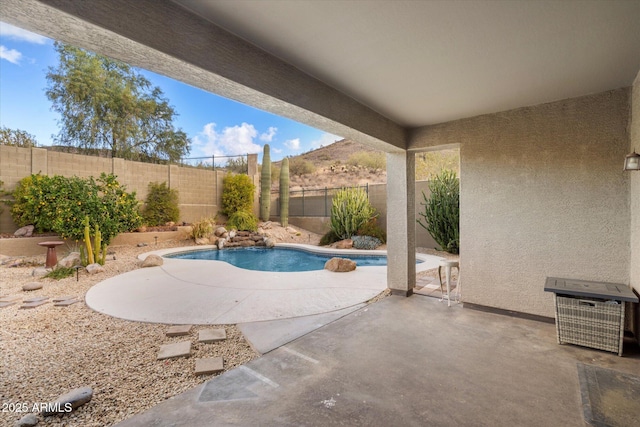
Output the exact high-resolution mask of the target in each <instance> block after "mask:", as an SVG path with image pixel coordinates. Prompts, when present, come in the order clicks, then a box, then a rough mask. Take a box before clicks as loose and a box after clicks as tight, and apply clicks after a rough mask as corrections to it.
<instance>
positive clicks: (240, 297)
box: [86, 244, 441, 324]
mask: <svg viewBox="0 0 640 427" xmlns="http://www.w3.org/2000/svg"><path fill="white" fill-rule="evenodd" d="M278 246H280V247H293V248H296V247H297V248H301V249H306V250H311V251H314V252H320V253H330V254H337V256H348V255H349V254H364V255H386V251H359V250H339V251H337V252H336V250H329V249H326V248H319V247H317V246H310V245H293V244H286V245H285V244H282V245H278ZM213 248H214V247H213V246H194V247H187V248H180V249H179V250H178V249H175V248H174V249H166V250H160V251H152V252H147V253H144V254H141V255H140V256H139V257H138V258H140V259H144V258H146V257H147V256H148V255H150V254H156V255H161V256H162V255H166V254H168V253H175V252H183V251H189V250H202V249H213ZM416 257H417V258H418V259H421V260H422V261H423V262H422V263H420V264H417V265H416V270H417V271H418V272H419V271H424V270H429V269H432V268H436V267H437V266H438V262H439V260H440V259H441V258H440V257H437V256H432V255H425V254H416ZM386 271H387V268H386V267H358V268H357V269H356V270H355V271H352V272H349V273H333V272H330V271H327V270H320V271H306V272H292V273H280V272H268V271H253V270H245V269H241V268H237V267H235V266H233V265H231V264H228V263H226V262H223V261H209V260H183V259H175V258H164V265H162V266H161V267H151V268H141V269H137V270H134V271H130V272H128V273H124V274H121V275H119V276H115V277H112V278H109V279H107V280H105V281H103V282H100V283H98V284H97V285H95V286H93V287H92V288H91V289H90V290H89V291H88V292H87V294H86V303H87V305H88V306H89V307H91V308H92V309H94V310H96V311H99V312H101V313H104V314H108V315H110V316H114V317H118V318H122V319H127V320H134V321H141V322H151V323H166V324H237V323H248V322H265V321H274V320H282V319H291V318H298V317H304V316H314V315H320V314H326V313H333V312H336V313H339V312H340V311H343V310H346V309H349V308H352V309H353V310H356V309H357V308H359V307H360V305H361V304H363V303H365V302H366V301H368V300H370V299H371V298H373V297H375V296H376V295H378V294H379V293H380V292H382V291H383V290H385V289H386V287H387V274H386Z"/></svg>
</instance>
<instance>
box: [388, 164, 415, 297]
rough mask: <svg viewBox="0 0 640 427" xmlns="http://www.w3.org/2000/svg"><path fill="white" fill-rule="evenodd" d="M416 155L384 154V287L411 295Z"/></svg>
mask: <svg viewBox="0 0 640 427" xmlns="http://www.w3.org/2000/svg"><path fill="white" fill-rule="evenodd" d="M415 187H416V173H415V154H414V153H413V152H402V153H387V256H388V267H387V286H388V287H389V288H390V289H391V293H392V294H394V295H404V296H410V295H411V294H412V293H413V288H414V287H415V285H416V226H415V223H416V219H415V216H416V214H415Z"/></svg>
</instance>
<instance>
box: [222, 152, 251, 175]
mask: <svg viewBox="0 0 640 427" xmlns="http://www.w3.org/2000/svg"><path fill="white" fill-rule="evenodd" d="M248 167H249V166H248V165H247V158H246V157H245V156H240V157H230V158H229V159H228V160H227V164H226V165H225V168H226V169H227V171H229V172H234V173H247V170H248Z"/></svg>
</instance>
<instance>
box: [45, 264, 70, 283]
mask: <svg viewBox="0 0 640 427" xmlns="http://www.w3.org/2000/svg"><path fill="white" fill-rule="evenodd" d="M75 272H76V269H75V268H73V267H62V266H57V267H56V268H55V269H54V270H51V271H50V272H49V273H47V274H46V275H45V276H44V277H47V278H49V279H54V280H60V279H64V278H66V277H69V276H73V274H74V273H75Z"/></svg>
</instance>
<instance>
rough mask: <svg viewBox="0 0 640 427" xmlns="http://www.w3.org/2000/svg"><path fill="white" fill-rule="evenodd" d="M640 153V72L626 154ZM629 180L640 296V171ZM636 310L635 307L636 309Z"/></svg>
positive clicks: (634, 273)
mask: <svg viewBox="0 0 640 427" xmlns="http://www.w3.org/2000/svg"><path fill="white" fill-rule="evenodd" d="M633 150H635V151H636V153H640V72H638V75H637V77H636V79H635V82H634V83H633V88H632V92H631V123H630V144H629V148H628V152H631V151H633ZM627 174H628V176H629V180H630V187H631V188H630V191H629V194H630V210H631V226H630V227H631V228H630V230H631V232H630V235H631V238H630V249H631V255H630V258H631V260H630V263H629V283H630V284H631V287H633V288H634V289H635V290H636V292H637V293H638V294H640V171H638V172H627ZM636 308H637V307H636ZM635 319H636V326H635V333H636V337H637V338H638V341H639V342H640V309H638V308H637V311H636V314H635Z"/></svg>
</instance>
